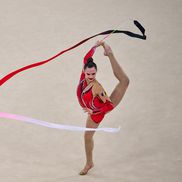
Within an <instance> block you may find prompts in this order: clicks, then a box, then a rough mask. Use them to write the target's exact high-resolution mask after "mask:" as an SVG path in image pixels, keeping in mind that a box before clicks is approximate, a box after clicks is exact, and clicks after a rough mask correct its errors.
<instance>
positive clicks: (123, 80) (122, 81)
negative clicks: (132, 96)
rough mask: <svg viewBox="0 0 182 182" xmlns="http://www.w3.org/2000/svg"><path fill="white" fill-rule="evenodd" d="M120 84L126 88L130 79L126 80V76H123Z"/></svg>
mask: <svg viewBox="0 0 182 182" xmlns="http://www.w3.org/2000/svg"><path fill="white" fill-rule="evenodd" d="M120 83H121V84H122V85H124V86H125V87H126V88H127V87H128V86H129V83H130V79H129V78H128V76H125V77H124V78H123V79H122V80H120Z"/></svg>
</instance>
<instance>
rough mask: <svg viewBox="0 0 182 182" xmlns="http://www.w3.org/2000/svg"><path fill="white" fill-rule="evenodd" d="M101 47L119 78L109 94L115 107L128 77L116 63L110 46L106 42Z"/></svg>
mask: <svg viewBox="0 0 182 182" xmlns="http://www.w3.org/2000/svg"><path fill="white" fill-rule="evenodd" d="M103 47H104V50H105V53H104V54H105V55H106V56H108V57H109V60H110V63H111V67H112V70H113V73H114V75H115V77H116V78H117V79H118V80H119V83H118V84H117V85H116V87H115V89H114V90H113V92H112V93H111V96H110V99H111V101H112V102H113V104H114V106H115V107H116V106H117V105H118V104H119V102H120V101H121V100H122V98H123V96H124V94H125V92H126V89H127V87H128V85H129V78H128V76H127V75H126V73H125V72H124V71H123V69H122V67H121V66H120V65H119V64H118V62H117V60H116V58H115V56H114V54H113V52H112V50H111V48H110V47H109V46H108V45H107V44H106V43H104V44H103Z"/></svg>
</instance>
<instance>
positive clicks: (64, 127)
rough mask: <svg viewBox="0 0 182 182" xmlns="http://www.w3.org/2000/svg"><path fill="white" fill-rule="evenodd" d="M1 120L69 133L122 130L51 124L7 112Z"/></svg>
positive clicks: (0, 114) (1, 115) (2, 115)
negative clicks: (15, 121) (16, 121)
mask: <svg viewBox="0 0 182 182" xmlns="http://www.w3.org/2000/svg"><path fill="white" fill-rule="evenodd" d="M0 118H5V119H13V120H18V121H22V122H26V123H32V124H36V125H41V126H44V127H48V128H54V129H61V130H69V131H104V132H110V133H116V132H118V131H119V130H120V127H118V128H84V127H78V126H73V125H63V124H56V123H49V122H46V121H42V120H38V119H33V118H29V117H26V116H20V115H16V114H10V113H5V112H0Z"/></svg>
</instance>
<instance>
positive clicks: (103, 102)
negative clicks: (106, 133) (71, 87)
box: [77, 47, 114, 123]
mask: <svg viewBox="0 0 182 182" xmlns="http://www.w3.org/2000/svg"><path fill="white" fill-rule="evenodd" d="M95 49H96V47H92V48H91V50H90V51H89V52H88V53H87V54H86V55H85V57H84V60H83V63H84V65H85V64H86V63H87V59H88V58H90V57H92V56H93V54H94V52H95ZM77 97H78V101H79V103H80V105H81V107H83V108H85V107H87V108H89V109H92V111H93V114H92V115H91V119H92V120H93V121H94V122H95V123H100V122H101V121H102V119H103V118H104V115H105V114H106V113H107V112H109V111H111V110H112V109H113V108H114V105H113V103H112V102H111V100H110V99H109V97H108V96H107V94H106V92H105V91H104V89H103V88H102V86H101V85H100V84H99V83H98V82H97V80H94V81H92V82H90V83H89V84H87V82H86V79H85V73H84V72H83V71H82V73H81V76H80V82H79V84H78V87H77Z"/></svg>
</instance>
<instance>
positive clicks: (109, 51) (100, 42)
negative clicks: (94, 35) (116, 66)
mask: <svg viewBox="0 0 182 182" xmlns="http://www.w3.org/2000/svg"><path fill="white" fill-rule="evenodd" d="M99 46H102V47H103V48H104V56H110V55H112V54H113V52H112V49H111V47H110V46H109V45H108V44H106V43H105V42H104V41H103V40H98V41H97V42H96V43H95V47H99Z"/></svg>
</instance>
